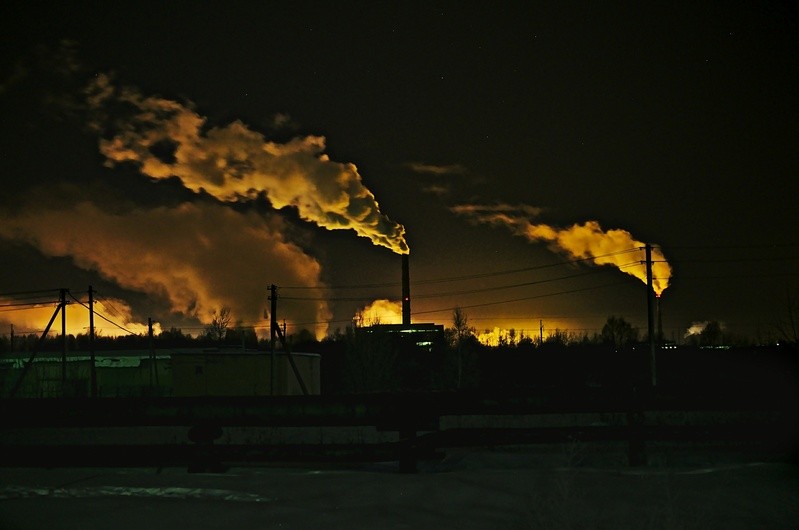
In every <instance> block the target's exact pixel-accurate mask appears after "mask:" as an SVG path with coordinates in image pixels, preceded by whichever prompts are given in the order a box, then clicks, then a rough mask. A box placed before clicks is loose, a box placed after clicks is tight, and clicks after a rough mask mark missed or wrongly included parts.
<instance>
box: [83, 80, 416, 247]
mask: <svg viewBox="0 0 799 530" xmlns="http://www.w3.org/2000/svg"><path fill="white" fill-rule="evenodd" d="M87 92H88V94H89V95H88V97H87V102H88V103H89V105H90V107H91V108H92V110H94V111H95V113H94V123H93V124H92V125H93V127H94V128H96V129H97V130H98V131H107V130H108V129H109V127H113V129H114V136H113V137H111V138H110V139H102V140H101V141H100V151H101V152H102V153H103V155H105V156H106V158H107V160H108V164H109V165H114V164H116V163H120V162H133V163H135V164H137V165H138V166H139V168H140V171H141V172H142V173H143V174H145V175H147V176H149V177H151V178H153V179H165V178H172V177H178V178H180V180H181V181H182V182H183V184H184V186H186V187H187V188H189V189H191V190H194V191H197V192H199V191H201V190H204V191H205V192H207V193H209V194H211V195H213V196H214V197H216V198H217V199H219V200H221V201H225V202H236V201H239V200H240V199H241V198H245V197H246V198H253V197H256V196H258V195H259V194H262V193H265V194H266V195H267V196H268V198H269V201H270V202H271V203H272V205H273V206H274V207H275V208H277V209H281V208H285V207H293V208H296V209H297V211H298V213H299V215H300V216H301V217H302V218H303V219H305V220H306V221H310V222H313V223H316V224H317V225H319V226H322V227H324V228H327V229H330V230H334V229H351V230H354V231H355V232H356V233H357V234H358V235H360V236H363V237H367V238H369V239H371V241H372V242H373V243H374V244H375V245H380V246H384V247H387V248H389V249H391V250H392V251H394V252H396V253H399V254H407V253H408V245H407V244H406V242H405V229H404V227H403V226H402V225H400V224H398V223H395V222H393V221H391V220H390V219H389V218H388V217H386V216H385V215H383V214H382V213H381V211H380V207H379V205H378V203H377V200H376V199H375V196H374V195H373V194H372V192H371V191H370V190H369V189H367V188H366V186H364V184H363V182H362V179H361V175H360V174H359V173H358V168H357V167H355V165H354V164H349V163H339V162H333V161H331V160H330V158H329V157H328V156H327V155H326V154H325V153H324V150H325V143H326V141H325V138H324V137H322V136H306V137H303V138H294V139H293V140H291V141H289V142H287V143H275V142H271V141H267V140H266V139H265V137H264V136H263V135H262V134H261V133H259V132H257V131H253V130H252V129H250V128H249V127H247V125H245V124H244V123H242V122H241V121H238V120H237V121H234V122H233V123H230V124H229V125H227V126H224V127H212V128H210V129H208V130H207V131H206V130H204V128H205V125H206V118H205V117H203V116H201V115H199V114H198V113H197V112H196V111H195V110H194V109H193V108H192V107H190V106H186V105H183V104H181V103H178V102H176V101H171V100H168V99H163V98H159V97H147V96H144V95H142V94H141V93H140V92H139V91H138V90H135V89H132V88H119V87H116V86H114V85H113V83H112V82H111V80H110V79H109V77H108V76H105V75H99V76H97V77H96V79H95V80H94V81H93V83H92V84H91V86H90V87H89V88H88V91H87ZM120 103H123V104H125V106H126V107H128V108H132V109H134V110H133V111H132V112H131V114H130V115H129V116H127V119H120V120H116V121H114V122H113V123H110V120H109V119H108V118H107V115H108V114H107V112H106V106H115V107H116V108H118V107H119V104H120ZM164 144H167V145H169V146H171V147H174V155H173V156H171V157H158V156H156V155H155V154H154V153H153V150H152V148H153V147H154V146H158V145H164ZM166 158H168V159H166Z"/></svg>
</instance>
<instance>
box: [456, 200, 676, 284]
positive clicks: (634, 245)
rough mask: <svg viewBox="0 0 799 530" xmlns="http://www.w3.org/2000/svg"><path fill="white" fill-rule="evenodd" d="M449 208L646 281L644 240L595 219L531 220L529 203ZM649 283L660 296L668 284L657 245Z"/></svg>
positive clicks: (667, 270) (534, 210)
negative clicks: (561, 223)
mask: <svg viewBox="0 0 799 530" xmlns="http://www.w3.org/2000/svg"><path fill="white" fill-rule="evenodd" d="M451 210H452V211H453V212H455V213H457V214H460V215H465V216H467V217H469V218H470V219H472V220H473V221H475V222H479V223H486V224H490V225H499V226H505V227H506V228H508V229H509V230H510V231H511V232H512V233H513V234H514V235H517V236H520V237H524V238H526V239H527V240H528V241H531V242H538V241H545V242H549V243H551V245H552V247H553V248H554V249H556V250H559V251H562V252H565V253H566V254H567V255H568V256H569V257H571V258H574V259H591V260H592V261H593V263H594V264H596V265H612V266H615V267H617V268H618V269H619V270H621V271H622V272H625V273H627V274H630V275H632V276H635V277H636V278H638V279H639V280H641V281H643V282H644V283H646V281H647V278H646V266H645V265H644V261H645V253H644V250H643V247H644V243H642V242H640V241H638V240H636V239H635V238H634V237H633V236H632V234H630V232H628V231H627V230H622V229H611V230H603V229H602V227H601V226H600V225H599V223H598V222H597V221H586V222H585V223H583V224H574V225H572V226H570V227H568V228H558V227H554V226H550V225H547V224H543V223H534V222H532V221H531V220H530V219H529V217H530V216H534V215H536V214H537V213H538V212H540V210H538V209H537V208H534V207H531V206H525V205H522V206H517V207H513V206H509V205H504V204H499V205H488V206H484V205H474V204H464V205H459V206H454V207H452V208H451ZM652 261H653V264H652V276H653V282H652V286H653V288H654V290H655V293H656V294H658V295H660V294H661V293H662V292H663V291H664V290H665V289H666V288H667V287H668V285H669V279H670V278H671V267H670V266H669V264H668V263H667V262H666V258H665V256H664V255H663V253H662V252H661V251H660V249H659V248H657V247H655V248H653V250H652Z"/></svg>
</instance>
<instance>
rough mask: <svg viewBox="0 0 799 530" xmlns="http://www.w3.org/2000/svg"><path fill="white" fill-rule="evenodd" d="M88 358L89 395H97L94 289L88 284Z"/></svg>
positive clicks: (94, 396)
mask: <svg viewBox="0 0 799 530" xmlns="http://www.w3.org/2000/svg"><path fill="white" fill-rule="evenodd" d="M89 358H90V359H91V364H92V365H91V368H90V369H91V396H92V397H93V398H96V397H97V364H96V362H95V361H96V359H95V357H94V289H92V286H91V285H90V286H89Z"/></svg>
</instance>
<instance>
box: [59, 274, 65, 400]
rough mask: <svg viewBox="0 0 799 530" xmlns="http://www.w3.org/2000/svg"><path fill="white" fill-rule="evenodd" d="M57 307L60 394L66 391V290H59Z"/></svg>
mask: <svg viewBox="0 0 799 530" xmlns="http://www.w3.org/2000/svg"><path fill="white" fill-rule="evenodd" d="M58 305H59V307H60V308H61V394H62V395H66V391H67V290H66V289H60V290H59V299H58Z"/></svg>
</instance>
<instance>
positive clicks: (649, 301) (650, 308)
mask: <svg viewBox="0 0 799 530" xmlns="http://www.w3.org/2000/svg"><path fill="white" fill-rule="evenodd" d="M644 249H645V250H646V308H647V317H648V318H647V322H648V324H649V375H650V377H651V382H652V387H655V386H656V385H657V366H656V365H655V289H654V288H653V287H652V245H650V244H649V243H647V244H646V246H645V247H644Z"/></svg>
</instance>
